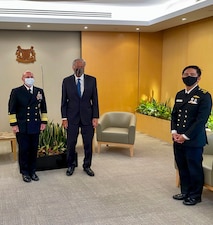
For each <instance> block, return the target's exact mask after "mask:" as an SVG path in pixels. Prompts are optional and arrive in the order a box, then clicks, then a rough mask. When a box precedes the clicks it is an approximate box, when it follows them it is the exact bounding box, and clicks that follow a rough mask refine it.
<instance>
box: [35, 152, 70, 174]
mask: <svg viewBox="0 0 213 225" xmlns="http://www.w3.org/2000/svg"><path fill="white" fill-rule="evenodd" d="M36 163H37V165H36V166H37V169H36V170H37V171H42V170H53V169H61V168H66V167H67V154H65V153H64V154H60V155H48V156H44V157H39V158H37V162H36Z"/></svg>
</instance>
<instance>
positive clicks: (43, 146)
mask: <svg viewBox="0 0 213 225" xmlns="http://www.w3.org/2000/svg"><path fill="white" fill-rule="evenodd" d="M66 141H67V138H66V130H65V129H64V128H63V127H62V125H59V124H58V123H57V124H55V123H53V122H49V121H48V123H47V126H46V129H45V130H44V131H42V132H41V133H40V136H39V146H38V153H37V170H38V171H39V170H48V169H58V168H64V167H67V165H66V164H67V163H66V158H67V154H66Z"/></svg>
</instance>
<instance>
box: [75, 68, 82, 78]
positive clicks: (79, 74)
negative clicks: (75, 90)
mask: <svg viewBox="0 0 213 225" xmlns="http://www.w3.org/2000/svg"><path fill="white" fill-rule="evenodd" d="M83 73H84V69H83V68H79V69H76V70H75V74H76V76H77V77H80V76H81V75H82V74H83Z"/></svg>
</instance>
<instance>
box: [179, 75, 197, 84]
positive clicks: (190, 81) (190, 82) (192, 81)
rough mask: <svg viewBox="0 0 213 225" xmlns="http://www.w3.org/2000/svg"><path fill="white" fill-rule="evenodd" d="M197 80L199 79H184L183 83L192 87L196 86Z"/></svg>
mask: <svg viewBox="0 0 213 225" xmlns="http://www.w3.org/2000/svg"><path fill="white" fill-rule="evenodd" d="M197 78H198V77H190V76H188V77H183V78H182V79H183V83H184V84H185V85H186V86H189V87H190V86H192V85H193V84H195V83H196V82H197Z"/></svg>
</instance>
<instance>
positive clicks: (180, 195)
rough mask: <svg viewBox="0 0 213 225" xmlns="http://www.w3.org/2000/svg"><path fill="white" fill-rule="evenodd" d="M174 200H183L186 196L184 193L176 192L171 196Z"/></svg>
mask: <svg viewBox="0 0 213 225" xmlns="http://www.w3.org/2000/svg"><path fill="white" fill-rule="evenodd" d="M172 197H173V198H174V199H175V200H184V199H186V198H187V196H186V194H177V195H173V196H172Z"/></svg>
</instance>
